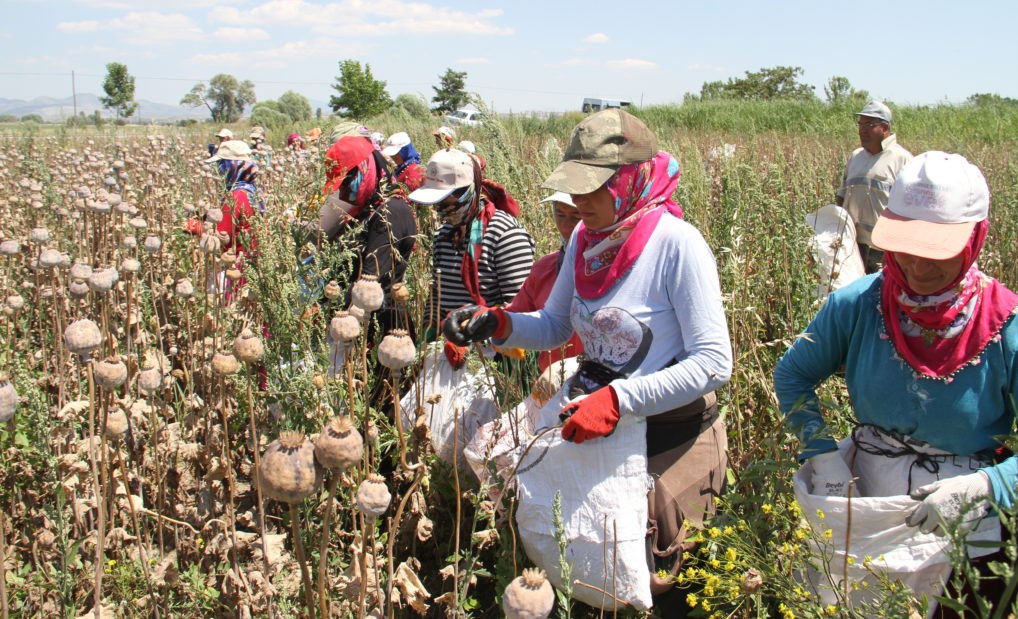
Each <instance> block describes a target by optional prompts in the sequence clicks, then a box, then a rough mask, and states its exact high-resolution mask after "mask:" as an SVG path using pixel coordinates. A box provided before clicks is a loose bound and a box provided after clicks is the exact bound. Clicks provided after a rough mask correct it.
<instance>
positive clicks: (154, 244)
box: [143, 234, 163, 254]
mask: <svg viewBox="0 0 1018 619" xmlns="http://www.w3.org/2000/svg"><path fill="white" fill-rule="evenodd" d="M162 246H163V241H162V239H160V238H159V237H158V236H154V235H151V234H150V235H148V236H146V237H145V242H144V244H143V247H144V248H145V251H147V252H148V253H150V254H154V253H156V252H157V251H159V248H160V247H162Z"/></svg>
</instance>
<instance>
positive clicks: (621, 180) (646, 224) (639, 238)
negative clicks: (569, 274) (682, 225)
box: [575, 151, 682, 299]
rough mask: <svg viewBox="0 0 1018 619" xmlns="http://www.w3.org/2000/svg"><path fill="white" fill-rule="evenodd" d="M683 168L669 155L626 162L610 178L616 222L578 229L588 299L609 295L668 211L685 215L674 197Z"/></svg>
mask: <svg viewBox="0 0 1018 619" xmlns="http://www.w3.org/2000/svg"><path fill="white" fill-rule="evenodd" d="M681 174H682V169H681V168H680V167H679V162H678V161H676V160H675V158H674V157H672V156H671V155H670V154H668V153H666V152H664V151H661V152H659V153H658V154H657V156H655V157H654V158H653V159H648V160H647V161H643V162H640V163H634V164H630V165H624V166H622V167H620V168H619V169H618V170H617V171H616V172H615V174H614V175H613V176H612V177H611V178H610V179H609V180H608V183H607V188H608V192H609V193H610V194H611V196H612V199H613V200H614V201H615V221H614V223H612V225H610V226H608V227H607V228H602V229H600V230H590V229H588V228H587V227H586V226H585V225H584V224H583V223H582V222H581V223H580V224H579V226H578V231H577V236H576V239H577V247H576V266H575V269H576V275H575V279H576V292H577V293H578V294H579V295H580V296H581V297H582V298H584V299H596V298H598V297H601V296H604V294H605V293H606V292H608V290H609V289H610V288H611V287H612V286H613V285H614V284H615V282H616V281H618V279H619V278H620V277H622V276H623V275H624V274H625V273H626V272H628V271H629V269H630V268H632V266H633V264H634V263H635V262H636V259H637V258H638V257H639V256H640V253H641V252H643V248H644V247H645V246H646V245H647V241H648V239H650V235H651V233H652V232H654V228H655V227H656V226H657V222H658V221H659V220H660V219H661V215H662V214H663V213H664V212H665V211H668V212H669V213H671V214H673V215H675V216H676V217H682V207H681V206H679V205H678V204H676V203H675V202H674V201H673V200H672V193H674V192H675V188H676V187H678V185H679V177H680V176H681Z"/></svg>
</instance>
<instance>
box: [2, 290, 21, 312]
mask: <svg viewBox="0 0 1018 619" xmlns="http://www.w3.org/2000/svg"><path fill="white" fill-rule="evenodd" d="M24 307H25V297H23V296H21V295H20V294H12V295H10V296H9V297H7V299H5V300H4V309H5V310H10V313H11V314H15V313H17V312H20V311H21V310H22V309H24Z"/></svg>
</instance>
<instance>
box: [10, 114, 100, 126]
mask: <svg viewBox="0 0 1018 619" xmlns="http://www.w3.org/2000/svg"><path fill="white" fill-rule="evenodd" d="M98 113H99V112H98V111H97V112H96V114H98ZM21 122H23V123H40V124H42V123H43V122H45V121H44V120H43V119H42V116H39V115H38V114H25V115H24V116H22V117H21Z"/></svg>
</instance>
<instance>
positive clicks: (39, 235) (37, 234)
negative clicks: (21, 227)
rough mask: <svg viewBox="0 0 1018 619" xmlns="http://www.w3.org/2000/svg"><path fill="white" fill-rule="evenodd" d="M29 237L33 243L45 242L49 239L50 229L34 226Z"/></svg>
mask: <svg viewBox="0 0 1018 619" xmlns="http://www.w3.org/2000/svg"><path fill="white" fill-rule="evenodd" d="M28 238H29V239H31V241H32V242H33V243H40V244H42V243H45V242H46V241H48V240H49V230H47V229H46V228H32V231H31V232H29V233H28Z"/></svg>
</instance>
